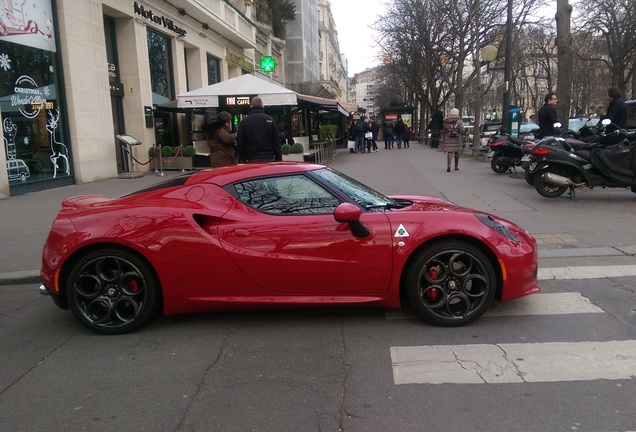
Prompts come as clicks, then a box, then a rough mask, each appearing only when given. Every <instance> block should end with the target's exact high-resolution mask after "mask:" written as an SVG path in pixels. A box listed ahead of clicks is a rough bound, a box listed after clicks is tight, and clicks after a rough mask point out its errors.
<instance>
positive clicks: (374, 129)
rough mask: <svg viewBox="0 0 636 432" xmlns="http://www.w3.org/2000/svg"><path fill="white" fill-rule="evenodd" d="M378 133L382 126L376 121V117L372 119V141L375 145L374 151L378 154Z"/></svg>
mask: <svg viewBox="0 0 636 432" xmlns="http://www.w3.org/2000/svg"><path fill="white" fill-rule="evenodd" d="M378 132H380V125H379V124H378V122H377V121H376V119H375V117H371V134H372V137H371V139H372V144H373V151H374V152H376V153H377V152H378V144H377V140H378Z"/></svg>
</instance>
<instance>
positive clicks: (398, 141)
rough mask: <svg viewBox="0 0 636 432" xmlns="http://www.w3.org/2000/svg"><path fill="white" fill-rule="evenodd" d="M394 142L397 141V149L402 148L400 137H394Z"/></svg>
mask: <svg viewBox="0 0 636 432" xmlns="http://www.w3.org/2000/svg"><path fill="white" fill-rule="evenodd" d="M395 141H397V146H398V148H402V135H395Z"/></svg>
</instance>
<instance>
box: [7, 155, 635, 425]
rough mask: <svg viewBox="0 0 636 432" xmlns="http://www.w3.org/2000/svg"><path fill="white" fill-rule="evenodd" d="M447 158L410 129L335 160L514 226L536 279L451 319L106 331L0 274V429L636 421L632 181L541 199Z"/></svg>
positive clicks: (335, 319) (264, 320) (363, 317)
mask: <svg viewBox="0 0 636 432" xmlns="http://www.w3.org/2000/svg"><path fill="white" fill-rule="evenodd" d="M380 147H381V148H382V147H383V146H380ZM444 159H445V157H444V155H443V154H441V153H438V152H436V151H435V150H433V149H430V148H427V147H422V146H419V145H417V144H413V145H412V147H411V148H410V149H406V150H391V151H388V152H387V151H383V150H380V151H379V152H378V153H372V154H364V155H354V154H348V153H344V152H341V153H340V154H338V156H337V157H336V159H335V160H333V161H331V162H330V165H332V166H333V167H334V168H336V169H338V170H341V171H343V172H345V173H347V174H349V175H351V176H352V177H354V178H358V179H360V180H362V181H363V182H365V183H367V184H369V185H371V186H372V187H374V188H376V189H378V190H380V191H382V192H384V193H387V194H391V193H424V194H431V195H436V196H444V197H446V198H448V199H450V200H451V201H454V202H456V203H457V204H460V205H465V206H469V207H474V208H478V209H481V210H486V211H490V212H492V213H495V214H497V215H500V216H503V217H506V218H508V219H511V220H513V221H514V222H516V223H518V224H520V225H521V226H523V227H525V228H526V229H528V231H530V232H531V233H533V234H534V235H535V236H537V238H539V239H540V257H541V258H540V265H541V267H542V270H544V272H543V273H542V274H543V276H542V281H541V283H540V285H541V288H542V293H540V294H536V295H533V296H530V297H527V301H525V300H524V303H520V302H517V303H515V302H509V303H507V304H502V305H499V306H498V307H496V308H495V309H493V310H492V311H490V312H489V313H488V314H487V315H486V316H484V317H482V318H481V319H480V320H478V321H477V322H475V323H473V324H471V325H470V326H467V327H463V328H454V329H445V328H437V327H432V326H428V325H426V324H423V323H422V322H421V321H420V320H418V319H416V318H415V317H414V316H413V315H412V314H410V313H409V311H408V309H407V310H404V311H386V310H378V309H359V308H342V309H312V310H291V311H289V310H283V311H278V310H277V311H242V312H224V313H208V314H196V315H188V316H177V317H167V318H159V319H157V320H155V321H153V322H152V323H151V324H150V325H148V326H146V327H144V328H142V329H141V330H139V331H137V332H135V333H132V334H129V335H123V336H114V337H104V336H96V335H94V334H92V333H90V332H88V331H86V330H85V329H84V328H83V327H81V326H80V325H79V323H77V322H76V321H75V320H74V318H73V317H72V315H71V314H70V313H69V312H68V311H62V310H59V309H58V308H57V307H55V306H54V305H53V303H52V302H51V300H50V299H49V298H46V297H41V296H40V295H39V294H37V292H36V289H35V288H36V286H35V285H6V286H0V364H2V366H3V367H2V368H1V369H0V431H42V430H47V431H62V430H63V431H67V430H86V431H106V430H108V431H146V430H147V431H431V432H433V431H440V432H441V431H443V432H455V431H457V432H460V431H461V432H464V431H490V432H496V431H502V432H503V431H506V432H510V431H524V432H526V431H527V432H534V431H536V432H546V431H573V430H574V431H589V432H600V431H622V432H626V431H636V410H635V409H634V401H635V400H636V377H635V376H634V375H636V352H635V351H634V345H635V344H636V283H635V282H636V276H634V266H635V265H636V257H635V256H634V253H636V252H632V250H633V249H632V248H633V246H634V245H636V226H635V225H634V223H633V220H634V216H633V215H634V205H635V204H636V195H634V194H633V193H631V192H629V191H623V190H592V191H588V190H583V191H579V193H578V200H577V201H571V200H569V199H565V198H560V199H555V200H548V199H546V198H543V197H541V196H539V195H538V194H537V192H536V191H534V189H533V188H531V187H530V186H528V185H527V184H526V183H525V181H524V180H523V179H522V178H521V177H519V178H511V177H510V176H507V175H497V174H494V173H493V172H492V171H491V170H490V166H489V164H488V161H483V160H469V159H465V160H462V161H461V162H460V171H458V172H451V173H446V171H445V160H444ZM513 177H514V176H513ZM51 217H52V216H51ZM36 241H39V240H36ZM42 241H43V239H42ZM548 269H551V270H550V271H549V272H548V271H547V270H548ZM563 269H566V271H562V272H559V270H563ZM583 270H586V271H588V272H589V275H587V276H585V278H583V279H575V278H574V277H576V276H577V275H582V274H584V271H583ZM585 274H588V273H585ZM604 274H610V275H611V276H609V277H606V276H603V275H604ZM554 275H557V276H554ZM522 300H523V299H522ZM409 350H410V351H409ZM466 350H473V352H474V350H477V351H479V354H476V355H475V356H474V357H470V358H463V354H462V353H463V352H465V351H466ZM493 351H495V352H498V353H499V354H500V357H502V358H503V362H504V363H505V365H504V366H501V363H498V360H497V359H496V358H493V359H492V360H489V359H490V357H489V353H492V352H493ZM407 352H411V354H410V355H411V357H407V356H406V354H405V353H407ZM422 352H429V353H430V352H433V353H436V355H433V356H423V355H422ZM445 352H450V353H451V354H450V355H451V357H450V358H448V357H444V355H443V354H444V353H445ZM519 352H522V353H523V354H513V353H519ZM501 353H505V354H501ZM632 366H634V367H633V368H632ZM449 381H453V383H450V382H449Z"/></svg>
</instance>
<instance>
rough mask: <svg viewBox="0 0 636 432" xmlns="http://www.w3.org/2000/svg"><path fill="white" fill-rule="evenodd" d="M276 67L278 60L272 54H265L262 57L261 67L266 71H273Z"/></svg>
mask: <svg viewBox="0 0 636 432" xmlns="http://www.w3.org/2000/svg"><path fill="white" fill-rule="evenodd" d="M275 67H276V60H274V59H273V58H272V57H271V56H265V57H263V58H262V59H261V69H263V71H265V72H272V71H273V70H274V68H275Z"/></svg>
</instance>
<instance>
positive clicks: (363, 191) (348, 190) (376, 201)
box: [313, 168, 402, 211]
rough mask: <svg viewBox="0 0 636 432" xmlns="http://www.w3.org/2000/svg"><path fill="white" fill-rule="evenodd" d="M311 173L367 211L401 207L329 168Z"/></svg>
mask: <svg viewBox="0 0 636 432" xmlns="http://www.w3.org/2000/svg"><path fill="white" fill-rule="evenodd" d="M313 173H314V174H315V175H317V176H318V177H320V178H321V179H322V180H324V181H325V182H327V183H329V184H330V185H331V186H333V187H334V188H335V189H338V190H339V191H340V192H342V193H343V194H344V195H346V196H348V197H349V198H351V200H353V201H354V202H355V203H357V204H358V205H360V206H361V207H362V208H364V209H365V210H367V211H383V210H388V209H391V208H400V207H402V206H400V205H399V204H398V203H397V202H395V201H393V200H392V199H391V198H388V197H387V196H385V195H382V194H381V193H380V192H377V191H375V190H373V189H371V188H370V187H368V186H367V185H364V184H362V183H360V182H359V181H357V180H354V179H352V178H351V177H347V176H346V175H344V174H342V173H340V172H338V171H335V170H333V169H331V168H324V169H321V170H317V171H313Z"/></svg>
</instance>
